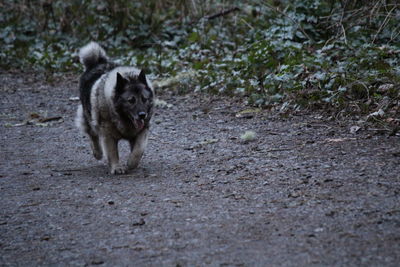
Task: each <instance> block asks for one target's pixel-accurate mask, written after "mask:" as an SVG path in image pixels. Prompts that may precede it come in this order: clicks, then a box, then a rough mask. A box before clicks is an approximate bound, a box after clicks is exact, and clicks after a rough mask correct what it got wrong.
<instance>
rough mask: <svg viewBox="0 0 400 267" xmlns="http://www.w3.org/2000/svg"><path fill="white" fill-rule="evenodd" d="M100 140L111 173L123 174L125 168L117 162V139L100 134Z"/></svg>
mask: <svg viewBox="0 0 400 267" xmlns="http://www.w3.org/2000/svg"><path fill="white" fill-rule="evenodd" d="M101 142H102V145H103V148H104V152H105V154H106V156H107V160H108V164H109V166H110V172H111V174H123V173H125V172H126V169H125V168H124V167H123V166H121V165H120V164H119V156H118V140H116V139H114V138H113V137H111V136H107V135H103V136H101Z"/></svg>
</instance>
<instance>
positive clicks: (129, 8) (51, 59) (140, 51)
mask: <svg viewBox="0 0 400 267" xmlns="http://www.w3.org/2000/svg"><path fill="white" fill-rule="evenodd" d="M0 8H1V9H2V10H3V11H2V13H1V14H0V25H1V27H0V37H1V38H0V45H1V48H2V49H1V51H0V64H1V68H3V69H17V70H35V71H41V72H45V73H47V74H51V75H53V74H54V73H63V72H71V71H72V72H77V71H81V69H82V67H81V66H80V65H79V63H78V60H77V50H78V49H79V47H81V46H82V45H84V44H85V43H87V42H89V41H90V40H96V41H98V42H100V43H101V44H102V45H103V46H104V47H105V48H106V49H107V51H108V52H109V54H110V55H111V56H112V57H114V58H117V59H118V60H119V61H120V63H121V64H132V65H137V66H139V67H140V68H144V69H146V70H147V71H148V72H150V73H152V74H153V75H154V76H155V78H156V79H157V81H158V82H157V85H158V86H159V87H160V88H164V87H165V88H168V87H170V88H173V89H174V90H177V91H179V92H182V93H184V92H187V91H193V90H196V91H204V92H208V93H216V94H228V95H238V96H243V97H244V98H245V99H246V101H247V103H248V104H250V105H257V106H260V107H264V108H273V109H279V110H280V111H281V112H286V111H291V110H297V109H323V110H326V111H330V112H332V113H333V114H335V117H341V116H347V115H349V114H350V115H352V116H358V117H359V118H360V120H364V121H376V122H379V123H382V125H384V126H382V127H388V129H390V130H391V131H394V132H395V131H397V129H398V126H399V114H400V26H399V25H400V23H399V22H400V4H398V1H396V0H372V1H364V0H341V1H336V0H317V1H315V0H296V1H289V0H280V1H279V0H275V1H269V0H265V1H262V0H246V1H221V0H219V1H218V0H209V1H193V0H190V1H189V0H180V1H156V0H147V1H143V0H142V1H122V0H113V1H111V0H99V1H91V0H84V1H77V0H74V1H59V0H42V1H33V0H25V1H13V0H3V1H2V2H1V3H0Z"/></svg>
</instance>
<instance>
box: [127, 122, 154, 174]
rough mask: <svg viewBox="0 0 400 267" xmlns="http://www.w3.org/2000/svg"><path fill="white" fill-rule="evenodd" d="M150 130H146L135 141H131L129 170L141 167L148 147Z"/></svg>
mask: <svg viewBox="0 0 400 267" xmlns="http://www.w3.org/2000/svg"><path fill="white" fill-rule="evenodd" d="M148 136H149V130H148V129H144V130H143V131H142V132H141V133H140V134H139V135H138V136H137V137H136V138H135V139H133V140H131V141H129V142H130V145H131V154H130V155H129V159H128V168H129V169H134V168H136V167H137V166H138V165H139V162H140V159H141V158H142V156H143V152H144V149H145V148H146V145H147V139H148Z"/></svg>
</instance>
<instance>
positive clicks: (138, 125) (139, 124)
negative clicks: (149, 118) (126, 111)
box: [135, 120, 144, 130]
mask: <svg viewBox="0 0 400 267" xmlns="http://www.w3.org/2000/svg"><path fill="white" fill-rule="evenodd" d="M135 122H136V128H137V129H139V130H141V129H143V127H144V121H143V120H135Z"/></svg>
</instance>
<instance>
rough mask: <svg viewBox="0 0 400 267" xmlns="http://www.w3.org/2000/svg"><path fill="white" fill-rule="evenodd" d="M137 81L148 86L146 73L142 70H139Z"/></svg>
mask: <svg viewBox="0 0 400 267" xmlns="http://www.w3.org/2000/svg"><path fill="white" fill-rule="evenodd" d="M138 81H139V82H141V83H143V84H145V85H146V86H148V85H147V79H146V74H145V73H144V70H141V71H140V73H139V76H138Z"/></svg>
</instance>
